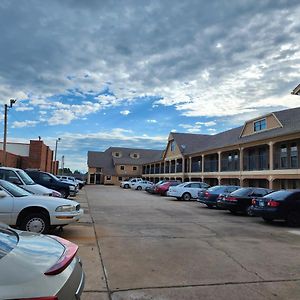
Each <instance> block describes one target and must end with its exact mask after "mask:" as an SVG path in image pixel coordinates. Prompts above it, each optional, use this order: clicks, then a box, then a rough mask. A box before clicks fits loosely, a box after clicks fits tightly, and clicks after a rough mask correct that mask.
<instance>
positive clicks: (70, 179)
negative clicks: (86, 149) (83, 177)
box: [56, 175, 79, 193]
mask: <svg viewBox="0 0 300 300" xmlns="http://www.w3.org/2000/svg"><path fill="white" fill-rule="evenodd" d="M56 178H57V179H59V180H60V181H64V182H67V183H70V184H73V185H75V188H76V193H77V192H78V190H79V183H78V182H77V181H76V179H75V177H73V176H64V175H56Z"/></svg>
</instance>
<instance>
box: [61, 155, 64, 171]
mask: <svg viewBox="0 0 300 300" xmlns="http://www.w3.org/2000/svg"><path fill="white" fill-rule="evenodd" d="M64 168H65V156H64V155H63V156H62V157H61V175H64Z"/></svg>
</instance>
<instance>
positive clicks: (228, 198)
mask: <svg viewBox="0 0 300 300" xmlns="http://www.w3.org/2000/svg"><path fill="white" fill-rule="evenodd" d="M226 200H227V201H231V202H236V201H237V199H236V198H235V197H227V198H226Z"/></svg>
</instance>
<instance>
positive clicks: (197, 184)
mask: <svg viewBox="0 0 300 300" xmlns="http://www.w3.org/2000/svg"><path fill="white" fill-rule="evenodd" d="M190 187H191V188H192V189H198V188H200V187H201V185H200V183H198V182H194V183H191V186H190Z"/></svg>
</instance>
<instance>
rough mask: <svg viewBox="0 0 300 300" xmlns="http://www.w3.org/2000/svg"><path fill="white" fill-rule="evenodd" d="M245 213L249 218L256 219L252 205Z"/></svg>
mask: <svg viewBox="0 0 300 300" xmlns="http://www.w3.org/2000/svg"><path fill="white" fill-rule="evenodd" d="M245 213H246V215H247V216H248V217H254V214H253V211H252V209H251V205H249V206H247V208H246V210H245Z"/></svg>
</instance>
